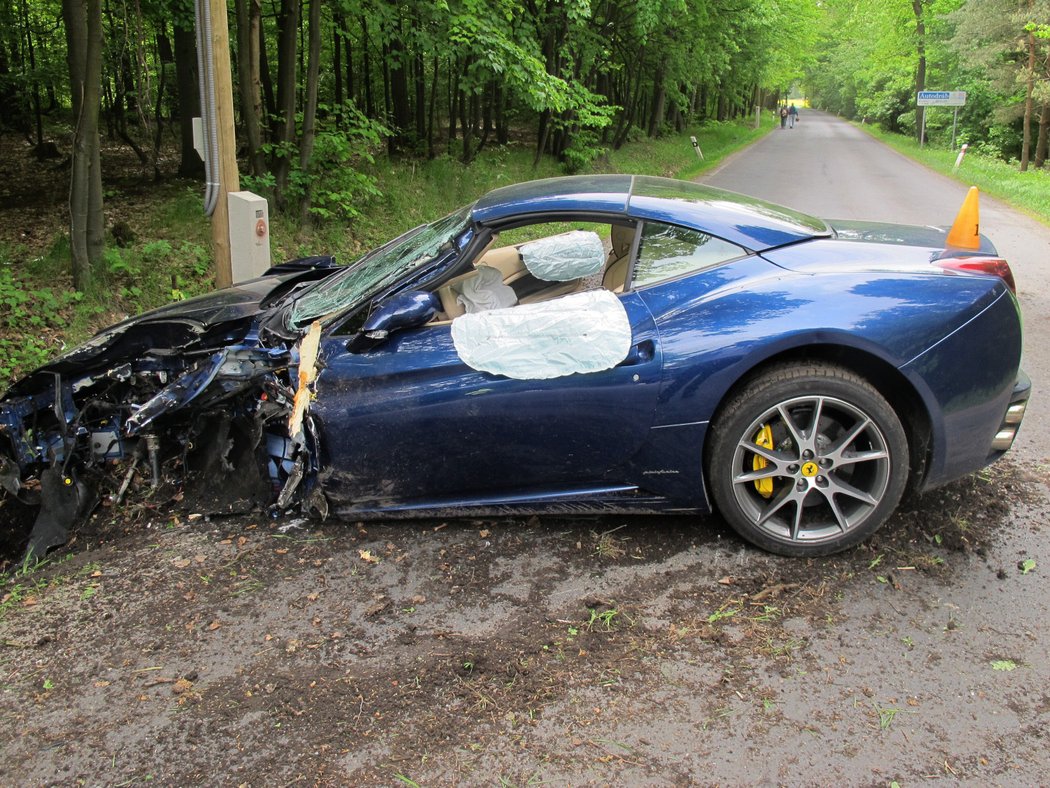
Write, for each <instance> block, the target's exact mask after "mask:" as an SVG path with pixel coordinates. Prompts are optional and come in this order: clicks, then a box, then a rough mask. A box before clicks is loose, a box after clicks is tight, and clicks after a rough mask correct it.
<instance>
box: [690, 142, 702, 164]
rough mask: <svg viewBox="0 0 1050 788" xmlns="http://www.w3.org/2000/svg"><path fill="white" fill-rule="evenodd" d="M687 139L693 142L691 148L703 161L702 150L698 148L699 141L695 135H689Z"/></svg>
mask: <svg viewBox="0 0 1050 788" xmlns="http://www.w3.org/2000/svg"><path fill="white" fill-rule="evenodd" d="M689 139H690V141H691V142H692V143H693V150H695V151H696V155H697V156H699V157H700V161H703V160H704V152H703V151H702V150H700V143H699V142H697V141H696V137H690V138H689Z"/></svg>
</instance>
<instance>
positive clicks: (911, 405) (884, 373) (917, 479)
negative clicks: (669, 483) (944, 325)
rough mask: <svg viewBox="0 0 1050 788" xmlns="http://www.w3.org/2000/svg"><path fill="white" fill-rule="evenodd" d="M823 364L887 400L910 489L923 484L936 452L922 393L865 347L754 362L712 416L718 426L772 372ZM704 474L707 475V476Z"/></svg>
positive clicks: (785, 353)
mask: <svg viewBox="0 0 1050 788" xmlns="http://www.w3.org/2000/svg"><path fill="white" fill-rule="evenodd" d="M813 362H818V363H820V362H823V363H830V364H835V365H837V366H840V367H842V368H844V369H847V370H849V371H850V372H853V373H854V374H855V375H858V376H860V377H862V378H864V379H865V380H866V381H867V382H868V383H870V384H871V385H872V386H874V387H875V389H876V390H877V391H878V392H879V394H881V395H882V396H883V397H885V399H886V401H887V402H889V404H890V407H892V408H893V410H894V412H895V413H896V414H897V417H898V418H899V419H900V420H901V423H902V426H903V427H904V430H905V433H906V436H907V440H908V453H909V458H908V459H909V465H910V472H909V477H908V487H909V489H915V488H917V487H918V486H920V485H921V483H922V481H923V479H924V478H925V476H926V471H927V469H928V467H929V464H930V458H931V455H932V451H933V423H932V419H931V417H930V412H929V410H928V409H927V406H926V404H925V403H924V401H923V397H922V395H921V393H920V392H919V391H918V390H917V389H916V387H915V385H914V384H913V383H912V381H910V380H909V379H908V378H907V377H906V376H905V375H904V374H903V373H902V372H901V371H900V370H899V369H897V368H896V367H894V366H893V365H892V364H890V363H889V362H888V361H886V360H885V359H882V358H880V357H879V356H877V355H875V354H874V353H871V352H870V351H868V350H865V349H863V348H858V347H853V346H847V345H838V344H832V343H825V344H808V345H800V346H796V347H791V348H788V349H785V350H781V351H779V352H777V353H774V354H773V355H770V356H765V357H763V358H761V359H757V360H755V361H754V362H753V363H752V364H750V365H749V366H748V367H747V369H745V370H744V371H742V372H741V373H740V374H739V375H738V376H737V378H736V380H735V381H733V382H732V383H731V384H730V385H729V387H728V388H727V389H726V390H725V392H724V393H723V395H722V397H721V399H720V400H719V403H718V406H717V407H716V408H715V411H714V413H713V414H712V416H711V424H715V423H717V421H718V419H719V416H720V415H721V413H722V411H723V410H724V409H725V407H726V406H727V405H728V404H729V403H730V402H732V401H733V399H734V398H735V397H736V395H737V394H738V393H739V392H740V391H741V390H742V389H744V388H746V387H747V386H748V385H749V384H750V383H751V382H752V381H754V380H756V379H757V378H759V377H761V376H762V375H765V374H768V372H769V370H771V369H773V368H776V367H784V366H789V365H792V364H803V363H813ZM710 443H711V442H710V441H705V444H706V445H705V449H704V468H705V471H706V469H707V468H708V463H709V456H708V452H709V447H710ZM706 475H707V474H706V472H705V476H706Z"/></svg>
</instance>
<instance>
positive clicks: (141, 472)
mask: <svg viewBox="0 0 1050 788" xmlns="http://www.w3.org/2000/svg"><path fill="white" fill-rule="evenodd" d="M325 262H326V261H325ZM297 263H300V265H299V266H298V267H296V266H294V265H292V266H287V264H286V266H287V267H286V266H282V267H279V268H278V269H277V270H274V269H271V272H268V274H271V276H268V277H267V278H266V279H260V280H254V281H253V282H252V283H247V285H246V286H245V287H240V288H233V289H231V290H227V291H222V292H221V293H219V294H212V295H209V296H204V297H202V298H200V299H194V301H193V302H184V303H183V305H182V308H180V309H179V310H178V312H177V313H175V310H173V309H172V310H170V311H169V309H168V308H165V309H162V310H157V311H155V312H152V313H148V314H147V315H144V316H141V317H139V318H132V319H130V320H126V321H124V322H123V323H120V324H118V325H116V326H114V327H112V328H110V329H106V330H105V331H103V332H101V333H99V334H98V335H96V336H95V337H94V338H93V339H91V340H89V341H88V342H87V343H85V344H84V345H81V346H79V347H78V348H76V349H75V350H73V351H71V352H70V353H67V354H66V355H64V356H61V357H60V358H58V359H56V360H55V361H53V362H51V363H49V364H47V365H46V366H44V367H42V368H40V369H39V370H37V371H36V372H34V373H33V374H31V375H30V376H28V377H26V378H24V379H22V380H21V381H19V382H18V383H16V384H15V385H14V386H12V387H11V389H9V390H8V392H7V393H6V394H5V396H4V397H3V399H2V400H0V487H2V488H3V490H4V491H5V493H6V495H5V496H3V500H2V501H0V519H2V520H5V521H9V520H10V519H13V517H11V516H9V513H10V512H12V511H13V508H14V507H15V506H17V505H18V504H22V505H23V508H24V506H29V507H39V509H38V511H37V513H36V517H35V519H34V521H33V524H32V528H31V531H30V533H29V535H28V545H27V547H26V552H25V555H26V557H30V556H37V557H41V556H43V555H44V554H45V553H46V552H47V551H48V550H49V549H50V548H53V547H56V546H58V545H61V544H64V543H65V542H66V541H67V540H68V538H69V534H70V531H71V529H72V528H74V526H76V525H77V524H78V523H80V522H82V521H83V520H84V519H85V518H86V517H87V516H88V515H89V514H90V513H91V512H92V511H93V510H94V508H95V507H96V506H97V505H98V503H99V502H100V501H105V502H107V503H109V504H112V505H116V504H120V503H123V502H125V501H127V500H129V499H131V498H132V497H136V498H150V499H153V500H155V501H157V502H165V501H176V502H180V503H181V504H182V506H183V507H190V508H191V509H192V511H196V512H200V513H204V514H234V513H242V512H248V511H253V510H260V509H266V508H268V509H269V510H270V511H271V512H272V513H274V514H277V513H280V512H281V511H286V510H289V509H292V508H300V509H301V510H305V511H309V512H311V513H313V514H316V515H319V516H321V517H324V516H326V515H327V503H326V501H325V498H324V496H323V494H321V493H320V490H319V489H316V488H315V486H314V484H313V479H314V477H315V476H316V472H317V463H316V459H315V458H316V457H317V448H318V446H317V435H316V431H315V429H314V424H313V421H312V419H311V418H310V416H309V414H308V412H307V409H308V405H309V399H310V386H311V384H312V382H313V379H314V378H315V377H316V363H317V351H318V338H319V334H320V326H319V325H318V324H316V323H315V324H314V325H313V326H312V327H311V328H310V329H309V330H307V331H306V332H305V333H302V334H299V333H296V332H290V331H288V330H287V329H286V328H285V327H284V326H283V324H282V322H281V321H280V320H277V319H274V314H273V313H274V311H275V310H274V309H272V308H268V306H269V307H272V305H274V304H275V303H277V302H278V301H280V300H281V299H282V298H283V297H284V296H286V295H288V294H289V293H291V292H294V291H295V290H297V289H298V287H299V286H302V285H304V284H305V283H308V282H312V281H314V280H316V279H318V278H321V277H323V276H326V275H327V274H328V273H330V272H331V271H333V270H336V269H333V268H331V267H329V266H328V265H325V264H324V262H322V263H320V264H319V263H318V261H317V260H307V261H297ZM281 268H285V270H284V271H283V272H282V271H281V270H280V269H281ZM282 273H283V275H282ZM272 274H276V276H273V275H272ZM194 302H195V303H196V304H197V308H196V309H194V308H192V304H193V303H194ZM186 305H191V308H189V309H187V308H186ZM304 356H305V357H304ZM5 509H6V510H7V512H6V513H5Z"/></svg>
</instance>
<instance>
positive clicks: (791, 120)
mask: <svg viewBox="0 0 1050 788" xmlns="http://www.w3.org/2000/svg"><path fill="white" fill-rule="evenodd" d="M796 120H798V108H797V107H796V106H795V105H794V104H792V105H791V106H790V107H788V125H789V126H790V127H791V128H795V121H796Z"/></svg>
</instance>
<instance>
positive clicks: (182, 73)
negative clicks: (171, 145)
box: [175, 16, 204, 178]
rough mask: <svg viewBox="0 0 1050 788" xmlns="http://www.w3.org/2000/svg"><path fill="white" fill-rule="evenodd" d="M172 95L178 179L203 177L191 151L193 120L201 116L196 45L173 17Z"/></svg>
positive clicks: (189, 32) (190, 30)
mask: <svg viewBox="0 0 1050 788" xmlns="http://www.w3.org/2000/svg"><path fill="white" fill-rule="evenodd" d="M175 19H176V22H175V92H176V93H177V94H178V96H177V98H178V110H177V112H178V116H179V152H180V157H179V176H180V177H182V178H199V177H201V176H202V175H204V160H203V159H201V157H200V156H199V155H198V154H197V151H196V149H195V148H194V147H193V119H194V118H195V117H197V116H198V115H200V114H201V104H200V96H199V95H198V91H199V90H200V87H199V85H198V84H197V41H196V37H195V36H194V33H193V28H187V27H180V26H179V22H178V20H179V19H180V17H179V16H176V17H175Z"/></svg>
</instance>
